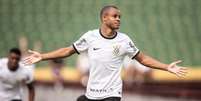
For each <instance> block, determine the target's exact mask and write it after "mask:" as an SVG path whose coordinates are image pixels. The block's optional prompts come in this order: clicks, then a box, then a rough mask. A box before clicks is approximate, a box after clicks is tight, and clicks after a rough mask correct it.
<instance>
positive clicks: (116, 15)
mask: <svg viewBox="0 0 201 101" xmlns="http://www.w3.org/2000/svg"><path fill="white" fill-rule="evenodd" d="M120 16H121V14H120V10H118V9H115V8H110V9H109V10H108V11H107V13H106V14H105V16H104V17H103V22H104V23H105V24H106V25H107V26H108V27H110V28H111V29H113V30H115V29H119V27H120Z"/></svg>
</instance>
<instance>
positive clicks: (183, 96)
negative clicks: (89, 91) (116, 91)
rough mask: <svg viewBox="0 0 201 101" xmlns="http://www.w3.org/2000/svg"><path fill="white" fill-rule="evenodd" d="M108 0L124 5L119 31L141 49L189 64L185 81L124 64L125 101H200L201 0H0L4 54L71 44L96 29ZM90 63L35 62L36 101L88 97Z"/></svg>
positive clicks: (81, 59) (80, 60)
mask: <svg viewBox="0 0 201 101" xmlns="http://www.w3.org/2000/svg"><path fill="white" fill-rule="evenodd" d="M110 4H113V5H116V6H118V7H119V9H120V10H121V14H122V18H121V29H120V31H121V32H124V33H127V34H128V35H129V36H130V37H131V38H132V39H133V41H134V42H135V43H136V45H137V47H138V48H139V49H140V50H141V51H143V52H145V53H146V54H149V55H150V56H152V57H154V58H156V59H158V60H161V61H162V62H165V63H170V62H172V61H175V60H177V59H181V60H182V61H183V62H182V64H181V65H183V66H186V67H188V68H189V73H188V75H187V76H186V78H177V77H176V76H174V75H172V74H170V73H166V72H163V71H158V70H151V69H149V68H147V67H144V66H142V65H140V64H138V65H131V64H132V63H131V62H126V63H125V65H124V67H125V68H124V70H123V71H122V78H123V80H124V96H123V99H122V101H197V100H201V97H200V96H201V28H200V27H201V13H200V10H201V0H0V35H1V37H0V49H1V51H0V57H6V55H7V52H8V50H9V49H10V48H12V47H19V48H20V49H21V51H22V52H23V55H24V56H26V55H28V53H27V50H28V49H33V50H36V51H39V52H48V51H51V50H55V49H57V48H61V47H67V46H70V45H71V44H72V43H73V42H74V41H76V40H77V39H78V38H79V37H80V36H81V35H82V34H83V33H85V32H87V31H88V30H91V29H96V28H99V25H100V18H99V12H100V9H101V8H102V7H103V6H105V5H110ZM128 61H130V60H128ZM87 62H88V60H87V57H86V56H85V55H73V56H71V57H69V58H68V59H56V60H51V61H46V62H40V63H39V64H36V65H35V75H34V76H35V82H36V101H55V100H57V101H66V99H68V101H75V99H76V98H77V97H78V96H79V95H81V94H84V90H85V86H86V82H87V78H88V70H89V68H88V64H87ZM132 62H135V61H132ZM47 95H51V96H49V97H50V98H48V97H47ZM51 97H52V98H51Z"/></svg>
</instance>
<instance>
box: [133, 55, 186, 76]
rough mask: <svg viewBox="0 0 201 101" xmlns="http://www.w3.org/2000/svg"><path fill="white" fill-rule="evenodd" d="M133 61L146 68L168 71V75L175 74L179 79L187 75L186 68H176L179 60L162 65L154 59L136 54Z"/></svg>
mask: <svg viewBox="0 0 201 101" xmlns="http://www.w3.org/2000/svg"><path fill="white" fill-rule="evenodd" d="M135 59H136V60H137V61H138V62H140V63H141V64H143V65H145V66H147V67H151V68H154V69H160V70H164V71H169V72H170V73H173V74H176V75H177V76H179V77H183V76H185V74H186V73H187V72H186V68H184V67H181V66H177V64H178V63H180V62H181V61H180V60H179V61H175V62H172V63H171V64H164V63H161V62H159V61H158V60H156V59H153V58H152V57H150V56H148V55H145V54H144V53H142V52H140V53H139V54H137V56H136V57H135Z"/></svg>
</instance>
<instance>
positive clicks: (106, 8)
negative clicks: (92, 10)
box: [100, 5, 119, 20]
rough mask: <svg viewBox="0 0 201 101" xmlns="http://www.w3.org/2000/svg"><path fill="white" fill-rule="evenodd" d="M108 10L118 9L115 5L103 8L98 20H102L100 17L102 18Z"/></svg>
mask: <svg viewBox="0 0 201 101" xmlns="http://www.w3.org/2000/svg"><path fill="white" fill-rule="evenodd" d="M110 8H115V9H119V8H118V7H117V6H115V5H107V6H104V7H103V8H102V9H101V11H100V19H101V20H102V16H103V14H104V13H105V12H106V11H107V10H109V9H110Z"/></svg>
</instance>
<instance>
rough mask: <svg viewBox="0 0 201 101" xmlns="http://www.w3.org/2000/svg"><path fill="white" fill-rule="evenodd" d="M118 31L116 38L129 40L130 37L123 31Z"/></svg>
mask: <svg viewBox="0 0 201 101" xmlns="http://www.w3.org/2000/svg"><path fill="white" fill-rule="evenodd" d="M117 33H118V38H119V39H121V40H124V41H130V40H131V39H130V37H129V36H128V35H127V34H125V33H122V32H117Z"/></svg>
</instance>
